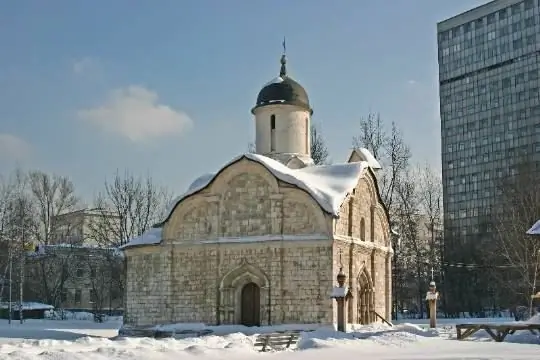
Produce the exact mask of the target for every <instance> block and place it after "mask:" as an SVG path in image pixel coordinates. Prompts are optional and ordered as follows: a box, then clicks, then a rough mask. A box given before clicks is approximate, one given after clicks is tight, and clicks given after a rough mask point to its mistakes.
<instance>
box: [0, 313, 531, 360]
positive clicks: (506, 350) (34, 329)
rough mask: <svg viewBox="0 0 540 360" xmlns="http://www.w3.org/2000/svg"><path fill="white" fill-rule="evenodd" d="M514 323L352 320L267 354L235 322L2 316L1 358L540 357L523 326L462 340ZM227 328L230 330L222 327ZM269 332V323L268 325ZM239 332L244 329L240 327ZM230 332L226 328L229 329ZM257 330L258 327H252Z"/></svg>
mask: <svg viewBox="0 0 540 360" xmlns="http://www.w3.org/2000/svg"><path fill="white" fill-rule="evenodd" d="M539 320H540V319H539ZM473 321H474V322H486V321H491V322H509V321H510V320H509V319H466V320H465V319H459V320H458V319H453V320H444V319H441V321H440V322H439V324H440V328H438V329H437V330H429V329H427V320H415V321H414V322H416V323H417V324H410V322H411V321H408V323H403V324H397V325H396V326H394V328H390V327H387V326H383V325H374V326H351V331H350V332H349V333H347V334H340V333H337V332H335V331H331V330H328V329H326V330H325V329H320V330H317V331H314V332H309V333H304V334H303V335H302V338H301V340H300V341H299V343H298V349H296V350H294V351H284V352H275V353H259V352H257V351H256V350H255V349H254V348H253V345H252V344H253V341H254V339H255V337H256V336H255V335H244V334H242V333H241V332H242V331H243V329H242V328H241V327H239V328H236V329H235V328H232V327H229V328H228V329H227V330H232V331H233V332H231V333H230V334H227V335H222V336H216V335H211V336H207V337H203V338H188V339H181V340H174V339H161V340H156V339H150V338H126V339H120V340H111V339H109V338H112V337H114V336H115V335H117V332H118V328H119V326H120V325H121V321H120V320H118V319H116V320H110V321H107V322H105V323H102V324H98V323H94V322H92V321H89V320H28V321H26V322H25V323H24V324H19V322H18V321H14V322H13V323H12V324H11V325H8V323H7V320H0V359H2V360H3V359H6V360H7V359H10V360H22V359H25V360H26V359H44V360H45V359H50V360H53V359H54V360H64V359H65V360H67V359H69V360H78V359H84V360H102V359H103V360H104V359H107V360H111V359H112V360H117V359H129V360H138V359H152V360H154V359H155V360H159V359H162V360H168V359H171V360H172V359H175V360H182V359H191V360H194V359H196V358H197V360H208V359H223V358H231V359H240V360H242V359H253V358H256V357H269V358H272V359H274V358H275V359H291V360H327V359H332V358H337V357H345V356H347V357H349V356H350V357H351V358H364V359H373V360H376V359H385V360H390V359H394V360H417V359H418V360H421V359H432V360H457V359H460V360H461V359H470V360H472V359H475V360H479V359H489V360H497V359H501V360H502V359H504V360H514V359H515V360H518V359H519V360H529V359H531V360H532V359H539V358H540V338H539V337H538V336H535V335H532V334H530V333H525V332H518V333H516V334H515V335H510V336H508V337H507V339H506V340H505V342H504V343H495V342H493V341H492V340H490V338H488V337H487V335H486V334H485V333H479V334H478V335H476V336H474V337H472V338H471V339H470V340H465V341H457V340H455V328H453V327H452V323H454V324H455V323H457V322H473ZM222 330H225V329H222ZM267 330H268V329H267ZM234 331H236V332H234ZM223 332H225V331H223ZM250 333H253V331H251V332H250Z"/></svg>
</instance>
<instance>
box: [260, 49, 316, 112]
mask: <svg viewBox="0 0 540 360" xmlns="http://www.w3.org/2000/svg"><path fill="white" fill-rule="evenodd" d="M286 64H287V58H286V57H285V55H283V56H282V57H281V71H280V73H279V76H278V77H276V78H275V79H273V80H271V81H270V82H268V83H267V84H266V85H265V86H264V87H263V88H262V89H261V91H259V95H257V103H256V104H255V107H254V108H253V109H252V110H251V112H252V113H253V112H254V111H255V109H257V108H259V107H263V106H266V105H276V104H289V105H296V106H299V107H301V108H304V109H305V110H307V111H309V112H310V113H311V114H312V113H313V110H312V109H311V107H310V106H309V98H308V95H307V92H306V90H305V89H304V87H303V86H302V85H300V84H299V83H298V82H296V81H295V80H293V79H292V78H291V77H290V76H288V75H287V68H286Z"/></svg>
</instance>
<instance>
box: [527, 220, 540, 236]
mask: <svg viewBox="0 0 540 360" xmlns="http://www.w3.org/2000/svg"><path fill="white" fill-rule="evenodd" d="M527 234H529V235H540V220H538V221H537V222H536V223H535V224H534V225H533V226H532V228H530V229H529V230H527Z"/></svg>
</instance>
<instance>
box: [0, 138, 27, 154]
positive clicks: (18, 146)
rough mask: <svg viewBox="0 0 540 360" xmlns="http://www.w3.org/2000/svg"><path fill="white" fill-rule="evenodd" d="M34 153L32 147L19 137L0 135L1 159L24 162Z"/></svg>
mask: <svg viewBox="0 0 540 360" xmlns="http://www.w3.org/2000/svg"><path fill="white" fill-rule="evenodd" d="M31 152H32V147H31V146H30V144H28V143H27V142H26V141H24V140H23V139H21V138H20V137H18V136H15V135H13V134H7V133H0V158H2V159H6V160H22V159H25V158H27V157H28V156H29V155H30V153H31Z"/></svg>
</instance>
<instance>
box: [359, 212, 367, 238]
mask: <svg viewBox="0 0 540 360" xmlns="http://www.w3.org/2000/svg"><path fill="white" fill-rule="evenodd" d="M360 240H362V241H366V221H365V220H364V218H362V219H361V220H360Z"/></svg>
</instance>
